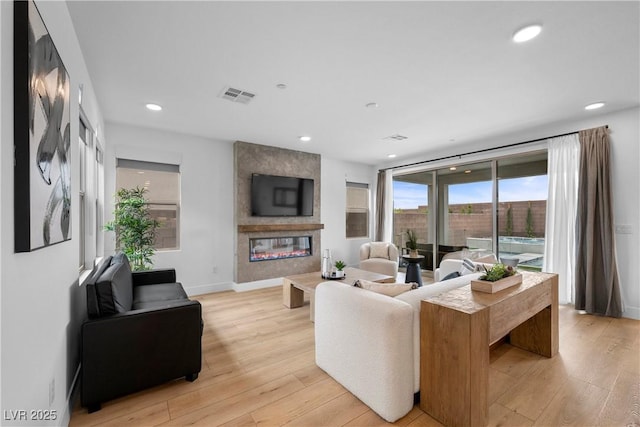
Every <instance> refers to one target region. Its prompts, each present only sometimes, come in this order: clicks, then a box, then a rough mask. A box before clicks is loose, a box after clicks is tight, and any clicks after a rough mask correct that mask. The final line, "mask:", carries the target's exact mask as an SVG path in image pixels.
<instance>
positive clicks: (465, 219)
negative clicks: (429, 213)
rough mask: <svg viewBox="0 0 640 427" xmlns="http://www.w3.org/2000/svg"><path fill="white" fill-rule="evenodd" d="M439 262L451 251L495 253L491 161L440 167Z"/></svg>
mask: <svg viewBox="0 0 640 427" xmlns="http://www.w3.org/2000/svg"><path fill="white" fill-rule="evenodd" d="M437 179H438V195H439V199H438V231H439V232H438V259H437V262H438V265H439V264H440V261H441V260H442V258H443V257H444V256H445V255H446V254H447V253H450V252H456V251H460V250H463V249H469V250H475V251H483V252H487V253H490V252H493V235H494V233H493V214H492V212H493V180H492V162H482V163H473V164H467V165H461V166H452V167H449V168H444V169H439V170H438V171H437Z"/></svg>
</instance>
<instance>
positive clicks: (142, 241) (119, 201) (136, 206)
mask: <svg viewBox="0 0 640 427" xmlns="http://www.w3.org/2000/svg"><path fill="white" fill-rule="evenodd" d="M146 191H147V189H146V188H139V187H136V188H134V189H126V188H121V189H120V190H118V192H117V193H116V197H115V199H116V200H115V202H116V205H115V210H114V211H113V216H114V219H113V221H111V222H109V223H107V224H106V225H105V226H104V228H105V230H107V231H113V232H115V233H116V247H117V249H118V250H121V251H122V252H124V254H125V255H126V256H127V258H129V262H130V263H131V268H132V269H133V270H134V271H140V270H149V269H150V268H151V266H152V265H153V261H152V260H151V257H152V256H153V254H154V253H155V248H154V247H153V244H154V239H155V235H156V228H157V227H158V225H159V224H158V221H156V220H155V219H153V218H152V217H151V214H150V213H149V204H148V201H147V200H146V198H145V197H144V193H145V192H146Z"/></svg>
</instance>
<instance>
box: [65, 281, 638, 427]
mask: <svg viewBox="0 0 640 427" xmlns="http://www.w3.org/2000/svg"><path fill="white" fill-rule="evenodd" d="M197 299H198V300H200V302H201V303H202V305H203V311H204V322H205V329H204V336H203V338H202V344H203V368H202V372H201V373H200V377H199V378H198V379H197V380H196V381H195V382H193V383H189V382H187V381H184V380H176V381H173V382H171V383H168V384H165V385H162V386H159V387H155V388H153V389H150V390H146V391H143V392H140V393H137V394H133V395H130V396H127V397H124V398H121V399H118V400H114V401H111V402H106V403H105V404H104V405H103V408H102V410H100V411H98V412H95V413H93V414H88V413H87V411H86V410H85V409H84V408H80V407H78V406H77V407H76V409H75V410H74V412H73V414H72V416H71V423H70V425H71V426H89V425H91V426H93V425H114V426H115V425H126V424H130V425H143V426H153V425H186V424H199V425H207V426H217V425H228V426H254V425H266V426H272V425H273V426H275V425H285V424H286V425H292V426H343V425H348V426H376V425H383V424H386V423H385V422H384V420H382V419H381V418H380V417H378V416H377V415H376V414H375V413H374V412H372V411H371V410H370V409H369V408H368V407H367V406H365V405H364V404H363V403H362V402H360V401H359V400H358V399H357V398H355V397H354V396H353V395H352V394H351V393H349V392H348V391H346V390H345V389H344V388H343V387H342V386H341V385H340V384H338V383H336V382H335V381H334V380H333V379H332V378H331V377H329V376H328V375H327V374H325V373H324V372H323V371H322V370H320V369H319V368H318V367H316V365H315V363H314V336H313V323H311V322H310V321H309V305H308V303H307V304H305V306H304V307H302V308H299V309H294V310H289V309H287V308H285V307H283V306H282V297H281V290H280V288H270V289H263V290H257V291H251V292H244V293H235V292H223V293H216V294H209V295H205V296H201V297H198V298H197ZM372 374H373V373H372ZM639 396H640V321H634V320H628V319H611V318H606V317H596V316H590V315H581V314H578V313H577V312H576V311H575V310H573V309H572V308H570V307H564V306H563V307H561V309H560V354H559V355H558V356H556V357H554V358H552V359H546V358H544V357H542V356H538V355H535V354H532V353H528V352H526V351H522V350H519V349H517V348H515V347H512V346H510V345H508V344H504V345H502V346H500V347H498V348H496V349H494V350H493V351H492V353H491V372H490V395H489V402H490V408H489V419H490V425H495V426H498V425H499V426H529V425H541V426H559V425H574V426H591V425H593V426H596V425H606V426H639V425H640V397H639ZM396 424H397V425H411V426H437V425H440V424H439V423H438V422H437V421H435V420H434V419H432V418H431V417H429V416H428V415H427V414H425V413H424V412H422V411H421V410H420V409H419V408H418V407H417V406H416V407H414V408H413V410H412V411H411V412H410V413H409V414H408V415H406V416H405V417H404V418H402V419H401V420H399V421H397V422H396Z"/></svg>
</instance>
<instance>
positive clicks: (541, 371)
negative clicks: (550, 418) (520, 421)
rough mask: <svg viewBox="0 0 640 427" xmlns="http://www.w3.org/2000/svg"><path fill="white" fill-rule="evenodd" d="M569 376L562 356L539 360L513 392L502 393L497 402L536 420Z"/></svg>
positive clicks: (520, 380) (518, 382) (519, 381)
mask: <svg viewBox="0 0 640 427" xmlns="http://www.w3.org/2000/svg"><path fill="white" fill-rule="evenodd" d="M568 378H569V375H568V374H567V372H566V369H565V368H564V365H563V363H562V359H561V358H560V357H554V358H553V359H542V360H538V361H537V362H536V366H534V367H533V368H532V369H531V370H530V371H529V374H527V375H525V376H523V377H521V378H520V379H519V380H518V381H517V382H516V384H515V385H514V386H513V388H512V389H511V392H510V393H507V394H504V395H502V396H501V397H500V398H499V399H498V401H497V402H498V403H500V404H501V405H503V406H505V407H507V408H508V409H510V410H512V411H516V412H518V413H520V414H522V415H524V416H525V417H527V418H529V419H531V420H536V419H537V418H538V417H539V416H540V414H542V411H543V410H544V408H546V407H547V405H548V404H549V403H550V402H551V400H552V399H553V398H554V396H555V395H556V393H558V391H559V390H560V388H561V387H562V386H563V385H564V383H565V382H566V381H567V380H568Z"/></svg>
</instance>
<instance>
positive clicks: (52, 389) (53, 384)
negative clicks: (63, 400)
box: [49, 378, 56, 407]
mask: <svg viewBox="0 0 640 427" xmlns="http://www.w3.org/2000/svg"><path fill="white" fill-rule="evenodd" d="M55 400H56V379H55V378H52V379H51V381H50V382H49V407H51V406H53V402H54V401H55Z"/></svg>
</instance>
